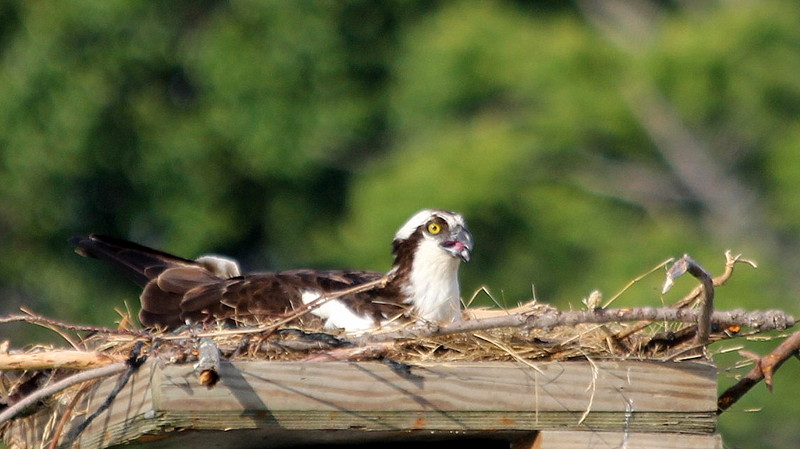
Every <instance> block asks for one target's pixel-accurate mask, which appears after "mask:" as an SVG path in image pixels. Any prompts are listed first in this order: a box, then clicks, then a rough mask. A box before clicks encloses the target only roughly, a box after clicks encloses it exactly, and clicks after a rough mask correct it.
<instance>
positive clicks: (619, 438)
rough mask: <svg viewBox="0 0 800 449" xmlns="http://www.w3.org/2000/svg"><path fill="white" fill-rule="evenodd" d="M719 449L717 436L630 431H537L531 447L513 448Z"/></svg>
mask: <svg viewBox="0 0 800 449" xmlns="http://www.w3.org/2000/svg"><path fill="white" fill-rule="evenodd" d="M621 448H631V449H633V448H635V449H686V448H692V449H722V438H720V436H719V435H687V434H680V433H678V434H670V435H669V436H665V435H664V434H663V433H633V432H627V433H626V432H564V431H544V432H540V433H539V434H538V435H537V437H536V439H535V442H534V444H533V445H531V446H528V447H521V446H519V445H515V446H514V449H621Z"/></svg>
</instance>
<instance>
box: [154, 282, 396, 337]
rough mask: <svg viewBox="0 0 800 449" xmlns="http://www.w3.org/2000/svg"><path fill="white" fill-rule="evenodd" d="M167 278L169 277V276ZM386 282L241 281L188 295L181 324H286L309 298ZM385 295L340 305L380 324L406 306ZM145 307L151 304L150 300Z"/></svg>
mask: <svg viewBox="0 0 800 449" xmlns="http://www.w3.org/2000/svg"><path fill="white" fill-rule="evenodd" d="M167 274H169V273H168V272H165V273H164V275H167ZM382 276H383V274H382V273H377V272H371V271H315V270H291V271H281V272H276V273H260V274H249V275H245V276H239V277H235V278H231V279H227V280H223V281H221V282H214V283H207V284H205V285H202V286H198V287H195V288H191V289H189V290H187V291H186V293H185V294H184V296H183V300H182V301H181V303H180V309H181V318H182V319H183V320H184V321H187V320H188V321H193V322H194V321H210V320H221V319H232V320H234V321H237V322H244V323H248V322H261V321H263V320H264V319H266V318H285V317H289V316H290V315H291V314H292V313H293V312H294V311H297V310H299V309H301V308H303V306H304V304H303V301H302V297H303V294H304V293H309V292H311V293H321V294H323V295H324V294H326V293H331V292H336V291H341V290H344V289H348V288H351V287H353V286H355V285H359V284H362V283H365V282H370V281H374V280H377V279H380V278H381V277H382ZM380 291H381V290H379V289H374V290H368V291H366V292H361V293H356V294H351V295H348V296H346V297H343V298H339V300H340V301H342V302H344V303H345V304H347V305H348V306H349V307H350V308H352V309H353V310H354V311H355V312H356V313H358V314H361V315H367V316H371V317H373V318H374V319H375V320H376V321H380V320H382V319H385V318H386V317H387V316H393V315H395V314H397V313H398V310H399V309H402V306H399V305H398V304H396V303H394V302H392V301H391V300H389V299H388V298H383V297H382V296H381V295H380ZM142 303H143V304H144V303H145V301H144V299H143V302H142ZM297 321H298V322H300V323H302V324H305V325H319V324H322V323H321V322H320V320H319V318H318V317H316V316H315V315H313V314H304V315H303V316H302V317H301V318H299V319H298V320H297Z"/></svg>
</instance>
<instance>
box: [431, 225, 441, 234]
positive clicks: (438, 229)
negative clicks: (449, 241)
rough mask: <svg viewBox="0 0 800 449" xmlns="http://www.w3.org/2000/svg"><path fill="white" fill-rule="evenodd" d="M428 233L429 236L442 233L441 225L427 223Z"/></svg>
mask: <svg viewBox="0 0 800 449" xmlns="http://www.w3.org/2000/svg"><path fill="white" fill-rule="evenodd" d="M428 232H429V233H431V234H438V233H440V232H442V225H440V224H439V223H428Z"/></svg>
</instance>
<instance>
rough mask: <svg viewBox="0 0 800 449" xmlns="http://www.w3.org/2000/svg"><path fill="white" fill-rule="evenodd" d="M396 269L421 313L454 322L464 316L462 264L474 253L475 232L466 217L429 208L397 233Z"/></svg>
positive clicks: (409, 300)
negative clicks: (467, 222)
mask: <svg viewBox="0 0 800 449" xmlns="http://www.w3.org/2000/svg"><path fill="white" fill-rule="evenodd" d="M393 247H394V255H395V263H394V266H393V267H392V272H393V274H394V276H395V277H396V278H399V279H400V280H401V282H403V284H402V285H403V286H402V293H403V295H404V296H405V297H406V299H405V302H406V303H408V304H411V306H412V309H413V312H414V313H415V314H416V315H418V317H420V318H422V319H425V320H431V321H443V322H452V321H457V320H459V319H460V318H461V297H460V291H459V285H458V267H459V264H460V262H461V261H464V262H468V261H469V259H470V255H471V254H472V248H473V241H472V234H470V232H469V229H467V225H466V223H465V221H464V217H462V216H461V215H460V214H457V213H455V212H451V211H447V210H441V209H425V210H421V211H419V212H417V213H416V214H414V216H413V217H411V218H410V219H409V220H408V221H407V222H406V223H405V224H404V225H403V226H402V227H401V228H400V229H399V230H398V231H397V234H395V238H394V242H393Z"/></svg>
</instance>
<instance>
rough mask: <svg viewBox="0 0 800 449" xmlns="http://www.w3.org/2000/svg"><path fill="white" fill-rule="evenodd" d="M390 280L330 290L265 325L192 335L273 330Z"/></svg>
mask: <svg viewBox="0 0 800 449" xmlns="http://www.w3.org/2000/svg"><path fill="white" fill-rule="evenodd" d="M390 281H391V276H389V275H386V276H383V277H382V278H380V279H376V280H374V281H369V282H365V283H363V284H358V285H356V286H353V287H350V288H346V289H343V290H337V291H335V292H330V293H328V294H326V295H325V296H320V297H319V298H317V299H315V300H313V301H310V302H308V303H306V304H304V305H303V307H302V308H298V309H296V310H295V311H294V312H293V313H292V314H290V315H288V316H287V317H285V318H283V319H281V320H278V321H276V322H272V323H269V324H268V325H266V326H256V327H250V328H236V329H228V330H215V331H210V332H201V333H198V334H194V335H192V336H193V337H221V336H225V335H245V334H259V333H264V332H268V331H274V330H275V329H278V328H279V327H280V326H282V325H284V324H286V323H289V322H291V321H294V320H296V319H298V318H300V317H302V316H303V315H305V314H307V313H309V312H311V311H312V310H314V309H316V308H317V307H319V306H321V305H322V304H324V303H325V302H327V301H330V300H332V299H336V298H341V297H343V296H348V295H352V294H354V293H360V292H365V291H367V290H372V289H374V288H382V287H385V286H386V284H387V283H389V282H390ZM158 338H159V339H161V340H182V339H184V338H186V335H167V336H164V335H162V336H159V337H158Z"/></svg>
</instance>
